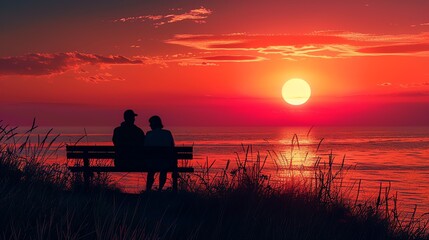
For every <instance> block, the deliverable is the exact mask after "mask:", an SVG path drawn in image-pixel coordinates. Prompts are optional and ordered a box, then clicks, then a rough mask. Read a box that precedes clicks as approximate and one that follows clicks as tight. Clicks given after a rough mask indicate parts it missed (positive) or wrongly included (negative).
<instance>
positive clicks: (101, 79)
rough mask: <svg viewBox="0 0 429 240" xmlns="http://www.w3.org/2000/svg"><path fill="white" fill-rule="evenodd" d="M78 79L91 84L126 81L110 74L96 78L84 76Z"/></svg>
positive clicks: (98, 75) (99, 75)
mask: <svg viewBox="0 0 429 240" xmlns="http://www.w3.org/2000/svg"><path fill="white" fill-rule="evenodd" d="M77 79H79V80H82V81H85V82H89V83H102V82H112V81H125V79H124V78H121V77H115V76H113V75H112V74H110V73H101V74H96V75H94V76H82V77H78V78H77Z"/></svg>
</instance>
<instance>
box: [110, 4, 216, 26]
mask: <svg viewBox="0 0 429 240" xmlns="http://www.w3.org/2000/svg"><path fill="white" fill-rule="evenodd" d="M171 10H172V11H176V12H177V11H182V9H171ZM211 14H212V11H211V10H210V9H207V8H205V7H200V8H196V9H192V10H190V11H188V12H183V13H173V14H167V15H142V16H136V17H124V18H119V19H115V20H113V22H148V21H149V22H152V23H153V25H154V26H157V27H158V26H161V25H164V24H167V23H176V22H181V21H192V22H195V23H205V19H206V18H208V16H209V15H211Z"/></svg>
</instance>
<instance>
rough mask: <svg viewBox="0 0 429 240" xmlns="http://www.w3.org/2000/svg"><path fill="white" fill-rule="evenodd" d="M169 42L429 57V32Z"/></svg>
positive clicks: (297, 53)
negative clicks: (426, 55)
mask: <svg viewBox="0 0 429 240" xmlns="http://www.w3.org/2000/svg"><path fill="white" fill-rule="evenodd" d="M166 43H169V44H176V45H181V46H186V47H190V48H196V49H202V50H205V51H232V50H234V51H253V52H255V53H259V54H265V55H270V54H280V55H283V56H285V57H286V58H291V59H293V58H297V57H298V58H299V57H318V58H340V57H341V58H344V57H353V56H375V55H415V54H421V55H425V54H428V55H429V33H420V34H399V35H374V34H364V33H355V32H342V31H319V32H313V33H309V34H300V35H289V34H277V35H275V34H245V33H233V34H224V35H208V34H204V35H203V34H178V35H175V36H174V37H173V38H171V39H168V40H166Z"/></svg>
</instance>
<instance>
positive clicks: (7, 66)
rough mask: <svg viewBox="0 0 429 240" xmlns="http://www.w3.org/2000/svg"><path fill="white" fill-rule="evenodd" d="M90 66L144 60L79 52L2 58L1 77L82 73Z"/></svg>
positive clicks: (131, 62)
mask: <svg viewBox="0 0 429 240" xmlns="http://www.w3.org/2000/svg"><path fill="white" fill-rule="evenodd" d="M88 64H91V65H99V66H105V65H117V64H122V65H124V64H143V60H142V59H132V58H127V57H124V56H113V55H111V56H102V55H97V54H88V53H78V52H68V53H32V54H27V55H23V56H13V57H2V58H0V75H36V76H37V75H52V74H59V73H63V72H66V71H68V70H72V69H73V70H77V71H81V70H79V69H81V68H80V67H82V66H84V65H88Z"/></svg>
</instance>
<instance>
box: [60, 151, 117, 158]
mask: <svg viewBox="0 0 429 240" xmlns="http://www.w3.org/2000/svg"><path fill="white" fill-rule="evenodd" d="M67 158H69V159H82V158H89V159H114V158H115V153H108V152H107V153H104V152H100V153H80V152H68V153H67Z"/></svg>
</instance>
